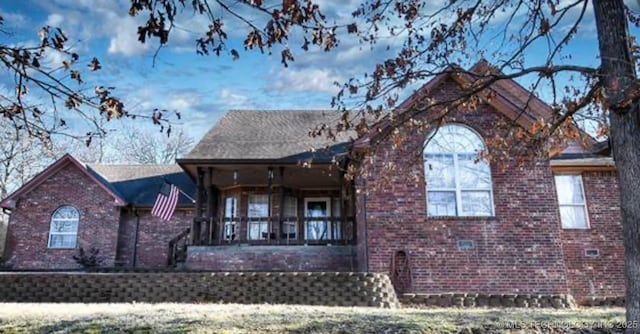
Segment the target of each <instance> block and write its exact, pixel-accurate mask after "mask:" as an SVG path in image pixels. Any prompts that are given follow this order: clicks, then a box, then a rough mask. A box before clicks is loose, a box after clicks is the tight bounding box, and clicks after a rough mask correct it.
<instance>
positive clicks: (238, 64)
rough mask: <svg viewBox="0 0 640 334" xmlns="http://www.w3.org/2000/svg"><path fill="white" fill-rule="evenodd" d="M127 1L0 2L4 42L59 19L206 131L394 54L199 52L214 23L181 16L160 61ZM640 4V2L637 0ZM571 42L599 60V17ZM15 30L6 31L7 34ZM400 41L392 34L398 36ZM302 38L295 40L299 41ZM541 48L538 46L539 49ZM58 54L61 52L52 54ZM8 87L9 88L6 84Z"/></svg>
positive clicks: (286, 105)
mask: <svg viewBox="0 0 640 334" xmlns="http://www.w3.org/2000/svg"><path fill="white" fill-rule="evenodd" d="M129 3H130V1H129V0H47V1H41V0H21V1H3V2H0V13H2V16H3V17H4V19H5V25H4V29H5V30H8V31H10V32H11V33H12V35H10V36H9V37H3V38H5V40H2V39H0V43H10V44H24V45H27V44H29V43H35V42H36V41H37V32H38V30H39V29H40V27H42V26H44V25H51V26H58V27H60V28H62V29H63V30H64V31H65V32H66V34H67V35H68V36H69V37H70V42H71V44H70V45H71V46H72V47H73V48H74V50H76V51H77V52H78V53H79V54H80V55H81V57H82V58H81V60H82V59H85V60H86V61H87V62H88V60H89V59H91V58H92V57H93V56H96V57H98V58H99V59H100V60H101V62H102V65H103V68H104V69H103V70H102V71H100V72H99V73H98V74H93V76H92V77H89V78H88V79H89V80H90V81H91V80H95V81H96V82H98V81H99V82H106V83H107V84H109V85H113V86H115V87H117V94H118V95H119V96H122V97H124V98H125V101H126V104H127V106H128V108H130V109H131V110H133V111H138V112H145V111H149V110H151V109H153V108H155V107H158V108H164V109H169V110H179V111H180V112H181V113H182V115H183V119H182V120H181V121H179V122H178V125H182V127H183V128H187V129H188V132H189V133H190V134H191V135H192V136H193V137H194V138H199V137H201V136H202V134H203V133H204V132H205V131H206V130H207V129H208V128H209V127H210V126H211V125H213V124H214V123H215V121H216V120H217V119H219V117H220V116H221V115H222V114H224V112H226V111H227V110H229V109H243V108H252V109H328V108H329V107H330V101H331V97H332V96H333V95H334V94H335V93H336V92H337V89H336V88H335V86H334V85H333V82H334V81H338V82H344V81H345V80H346V79H348V78H350V77H353V76H358V75H361V74H363V73H365V72H367V71H371V69H372V66H373V64H374V63H375V62H376V61H380V60H382V59H385V58H386V57H388V56H390V55H391V51H386V49H385V47H384V46H380V47H377V48H375V49H373V50H371V49H370V48H369V47H367V46H364V47H363V46H361V45H359V44H358V43H356V42H353V41H349V40H345V41H343V43H342V44H341V45H340V46H339V48H337V49H336V50H335V51H334V52H331V53H324V52H322V51H318V50H313V51H311V52H308V53H305V54H297V55H296V56H297V59H296V61H295V62H294V63H292V65H291V66H290V67H289V68H286V69H285V68H283V67H282V66H281V64H280V57H279V55H275V56H268V55H261V54H259V53H257V52H251V53H241V57H240V59H239V60H237V61H232V60H231V59H230V58H229V57H216V56H211V55H210V56H199V55H197V54H196V52H195V51H196V45H195V39H196V38H198V37H199V36H200V33H201V32H202V31H203V27H205V26H206V22H205V21H204V20H203V18H202V17H198V16H191V15H190V14H189V13H185V15H182V16H181V22H179V24H178V27H177V29H176V30H175V31H174V33H173V36H172V37H171V38H172V39H171V40H170V43H169V45H168V46H167V47H165V48H163V49H162V50H160V52H159V54H158V56H157V58H156V61H155V65H154V61H153V55H154V53H155V51H156V45H154V44H141V43H139V42H138V41H137V34H136V31H137V26H138V25H139V24H140V22H142V21H143V20H144V19H145V18H144V17H130V16H128V15H127V10H128V5H129ZM319 3H320V4H321V6H323V8H324V11H325V12H326V13H328V14H329V15H330V17H336V18H337V19H338V20H342V19H344V20H347V19H348V18H349V16H350V13H351V12H352V11H353V9H354V8H355V5H356V4H357V3H359V1H356V0H349V1H333V0H324V1H319ZM634 3H635V2H634ZM587 23H588V24H590V25H591V26H590V27H589V26H588V27H586V28H585V29H584V30H582V32H581V34H579V36H578V38H577V40H576V43H574V45H573V46H572V48H573V49H570V50H571V51H573V52H575V54H576V55H577V57H578V58H579V59H580V62H584V63H588V64H594V63H596V62H597V57H596V51H597V46H596V44H595V43H596V41H595V34H593V31H594V26H593V20H592V19H591V20H589V21H588V22H587ZM235 28H236V27H233V26H231V27H228V31H229V32H230V35H231V41H230V44H231V45H232V46H235V47H236V48H238V49H242V42H241V41H242V38H243V36H242V35H241V34H240V33H239V32H237V31H240V29H235ZM7 38H8V40H6V39H7ZM394 42H396V41H389V43H390V44H392V45H393V43H394ZM296 47H297V46H296ZM534 56H535V55H534ZM54 60H55V59H54ZM3 88H6V87H3Z"/></svg>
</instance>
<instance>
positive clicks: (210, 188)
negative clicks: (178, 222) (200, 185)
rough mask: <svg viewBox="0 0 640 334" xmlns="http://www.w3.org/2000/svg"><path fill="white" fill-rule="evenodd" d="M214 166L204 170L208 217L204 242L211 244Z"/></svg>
mask: <svg viewBox="0 0 640 334" xmlns="http://www.w3.org/2000/svg"><path fill="white" fill-rule="evenodd" d="M212 171H213V168H211V167H209V168H207V169H206V170H205V172H204V189H205V192H206V200H205V202H206V206H207V212H206V215H205V217H206V218H207V220H206V224H205V225H204V243H205V244H207V245H208V244H211V223H212V221H211V218H213V182H212V179H211V173H212Z"/></svg>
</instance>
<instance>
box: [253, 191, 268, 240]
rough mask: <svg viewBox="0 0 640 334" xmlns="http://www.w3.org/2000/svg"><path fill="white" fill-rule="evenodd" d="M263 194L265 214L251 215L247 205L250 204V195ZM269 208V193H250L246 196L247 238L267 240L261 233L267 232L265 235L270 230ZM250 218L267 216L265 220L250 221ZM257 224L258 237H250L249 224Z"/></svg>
mask: <svg viewBox="0 0 640 334" xmlns="http://www.w3.org/2000/svg"><path fill="white" fill-rule="evenodd" d="M257 196H264V197H266V198H267V215H266V216H253V215H251V212H250V211H249V207H250V206H251V197H257ZM269 211H270V208H269V195H267V194H251V195H249V196H248V198H247V240H267V238H264V237H263V233H267V236H268V235H269V233H271V231H269V214H270V213H271V212H269ZM251 218H267V219H266V220H265V219H263V220H256V221H252V220H251ZM253 225H258V226H260V227H259V230H260V232H259V235H258V238H252V237H251V226H253ZM265 226H266V229H265V230H264V231H263V228H264V227H265Z"/></svg>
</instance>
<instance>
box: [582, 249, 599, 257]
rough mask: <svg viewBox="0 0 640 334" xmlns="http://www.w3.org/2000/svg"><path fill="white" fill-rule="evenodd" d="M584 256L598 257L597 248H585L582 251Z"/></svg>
mask: <svg viewBox="0 0 640 334" xmlns="http://www.w3.org/2000/svg"><path fill="white" fill-rule="evenodd" d="M584 255H586V256H598V255H600V250H599V249H597V248H587V249H585V250H584Z"/></svg>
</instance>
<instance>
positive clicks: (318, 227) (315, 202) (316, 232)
mask: <svg viewBox="0 0 640 334" xmlns="http://www.w3.org/2000/svg"><path fill="white" fill-rule="evenodd" d="M330 215H331V199H330V198H329V197H310V198H305V199H304V216H305V221H304V238H305V239H306V240H328V239H331V222H330V221H329V216H330Z"/></svg>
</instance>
